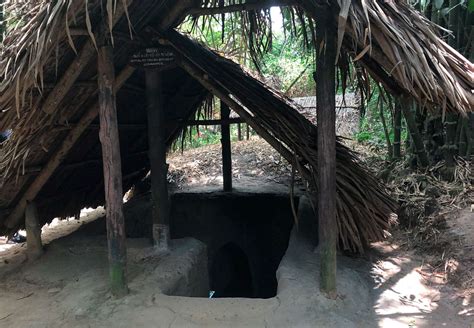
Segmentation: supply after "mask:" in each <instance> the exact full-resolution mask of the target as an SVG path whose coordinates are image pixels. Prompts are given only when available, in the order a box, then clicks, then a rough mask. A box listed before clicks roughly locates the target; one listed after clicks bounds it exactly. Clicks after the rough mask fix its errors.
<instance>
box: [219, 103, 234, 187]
mask: <svg viewBox="0 0 474 328" xmlns="http://www.w3.org/2000/svg"><path fill="white" fill-rule="evenodd" d="M229 117H230V109H229V106H227V104H226V103H224V102H223V101H222V100H221V120H222V121H223V122H225V121H227V122H226V123H222V125H221V134H222V136H221V143H222V176H223V179H224V191H232V152H231V141H230V125H229Z"/></svg>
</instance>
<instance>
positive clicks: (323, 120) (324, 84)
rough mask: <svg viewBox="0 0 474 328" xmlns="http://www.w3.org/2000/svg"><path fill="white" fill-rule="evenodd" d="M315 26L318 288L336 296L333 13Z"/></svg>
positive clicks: (327, 12) (328, 10) (327, 13)
mask: <svg viewBox="0 0 474 328" xmlns="http://www.w3.org/2000/svg"><path fill="white" fill-rule="evenodd" d="M318 16H319V17H318V18H319V19H318V21H317V22H318V24H316V29H317V32H316V35H317V45H318V46H317V52H316V60H317V62H316V99H317V104H316V111H317V113H316V117H317V124H318V134H317V136H318V166H319V168H318V188H319V189H318V218H319V243H320V246H319V251H320V257H321V263H320V266H321V268H320V289H321V291H323V292H325V293H326V294H327V295H328V297H330V298H334V297H335V296H336V248H337V223H336V212H337V209H336V74H335V72H336V70H335V62H336V35H337V31H336V29H335V25H334V19H335V17H336V16H335V13H334V11H333V10H332V9H331V8H330V7H329V6H328V7H325V9H322V10H321V12H320V15H318Z"/></svg>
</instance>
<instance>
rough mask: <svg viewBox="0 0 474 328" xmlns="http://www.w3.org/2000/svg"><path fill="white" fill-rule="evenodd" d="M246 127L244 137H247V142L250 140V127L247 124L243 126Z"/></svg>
mask: <svg viewBox="0 0 474 328" xmlns="http://www.w3.org/2000/svg"><path fill="white" fill-rule="evenodd" d="M245 126H246V127H247V133H246V137H247V140H249V139H250V127H249V125H248V124H246V125H245Z"/></svg>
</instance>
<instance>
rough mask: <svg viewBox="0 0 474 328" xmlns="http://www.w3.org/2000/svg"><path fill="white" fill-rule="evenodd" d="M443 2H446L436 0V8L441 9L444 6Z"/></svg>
mask: <svg viewBox="0 0 474 328" xmlns="http://www.w3.org/2000/svg"><path fill="white" fill-rule="evenodd" d="M469 1H472V0H469ZM443 3H444V0H435V2H434V4H435V7H436V9H441V7H443Z"/></svg>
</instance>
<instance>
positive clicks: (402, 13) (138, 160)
mask: <svg viewBox="0 0 474 328" xmlns="http://www.w3.org/2000/svg"><path fill="white" fill-rule="evenodd" d="M211 2H212V1H210V2H209V1H206V4H209V3H211ZM124 3H127V4H129V6H128V10H124V7H123V6H122V5H123V4H124ZM287 3H288V1H287ZM295 3H299V2H298V1H295ZM312 3H313V2H312V1H302V2H301V3H299V5H300V6H301V8H304V9H305V10H306V11H307V12H308V13H309V14H311V13H312V12H313V10H314V8H313V7H311V4H312ZM86 4H87V5H86ZM104 4H106V5H105V6H103V7H101V2H100V1H84V0H57V1H49V0H44V1H34V2H30V1H27V2H25V1H20V0H11V1H8V2H7V8H9V7H8V6H10V7H11V8H15V10H17V11H18V12H21V15H19V16H18V17H21V18H22V19H21V21H20V22H19V24H18V25H17V26H16V27H15V28H13V29H11V30H10V31H9V32H8V33H7V36H6V38H5V40H4V43H3V44H2V46H1V49H0V51H1V60H0V72H1V74H2V80H1V81H0V111H1V113H0V131H4V130H7V129H12V131H13V134H12V137H11V138H10V139H9V140H8V141H7V142H6V143H4V144H3V145H2V147H1V149H0V152H2V156H1V157H0V179H1V181H0V184H1V185H2V188H1V191H0V232H5V231H11V230H12V229H15V228H16V227H17V226H18V224H16V223H15V222H13V223H14V224H13V223H12V222H10V221H9V218H11V215H12V211H14V209H15V208H16V207H18V206H19V204H20V205H21V202H23V201H25V200H28V193H29V191H30V190H31V188H33V187H32V186H34V185H35V183H36V181H37V177H38V176H40V175H41V174H42V172H43V171H44V169H45V167H48V166H51V165H52V166H55V165H56V166H58V167H57V168H56V169H55V170H54V174H53V175H52V176H51V177H48V179H47V182H46V184H44V186H43V185H41V186H40V187H39V193H38V195H37V196H36V195H35V198H36V200H37V201H38V203H39V205H40V212H41V215H42V217H43V219H44V220H49V219H51V218H52V217H54V216H63V215H72V214H74V213H75V212H77V211H78V210H79V209H80V208H81V207H84V206H93V205H97V204H101V203H103V182H102V168H101V151H100V144H99V140H98V131H97V126H98V124H97V121H95V117H96V116H97V107H96V106H97V88H96V86H95V84H94V81H95V80H96V75H97V73H96V55H95V47H96V45H97V43H100V41H101V36H103V35H106V34H108V33H109V31H104V30H101V29H100V28H97V26H99V25H101V24H99V22H101V21H104V22H106V23H107V24H108V26H109V30H110V28H111V26H114V29H113V31H114V32H113V36H114V38H113V39H114V56H115V58H114V60H115V69H116V72H117V76H118V81H117V82H116V84H117V87H120V86H122V88H120V91H118V94H117V100H118V106H117V107H118V112H119V123H120V125H121V126H120V129H121V130H120V135H121V154H122V161H123V175H124V186H125V188H126V187H127V186H130V185H131V184H133V182H135V181H137V180H138V179H140V178H141V177H142V176H143V174H145V172H146V171H147V170H148V163H147V156H146V151H147V136H146V115H145V113H144V108H145V107H146V104H145V103H144V100H145V96H144V85H143V81H144V77H143V72H140V71H135V70H133V69H131V68H130V67H129V66H128V61H129V58H130V57H131V55H132V54H133V53H134V52H135V51H136V50H137V49H138V48H140V47H141V46H143V44H145V43H146V40H149V39H150V38H151V37H152V36H153V33H152V32H150V31H155V30H156V31H163V30H166V29H168V28H170V27H173V26H176V25H177V24H178V23H179V22H180V21H181V20H182V19H183V18H184V16H185V14H186V13H187V12H188V10H189V9H190V8H191V9H192V8H196V7H198V6H199V3H198V1H192V0H188V1H174V0H147V1H133V2H132V1H131V0H128V1H126V0H123V1H112V0H108V1H104ZM114 4H117V8H116V9H115V10H111V9H110V8H112V7H113V5H114ZM362 4H365V5H364V6H363V5H362ZM111 6H112V7H111ZM7 10H8V9H7ZM369 21H370V24H368V22H369ZM130 26H132V34H133V35H134V37H133V39H132V40H131V39H130ZM369 26H370V28H369ZM392 27H396V29H394V28H392ZM171 37H173V35H171ZM174 38H177V39H179V40H181V41H182V42H183V43H182V44H181V47H182V49H181V51H183V52H186V51H191V55H190V56H191V57H193V55H192V51H194V52H197V53H201V54H203V55H204V54H205V56H206V57H205V58H208V59H209V60H210V61H212V62H202V63H200V64H201V66H197V67H198V68H200V69H202V68H205V71H207V70H209V71H214V70H216V69H222V70H223V71H226V72H228V76H229V77H230V78H231V80H233V81H245V82H242V83H243V85H241V84H242V83H240V85H239V86H238V87H235V86H232V85H228V82H226V81H222V83H221V86H224V88H225V89H226V90H227V91H228V92H229V93H231V94H233V95H234V96H236V97H238V98H239V101H240V103H241V104H243V105H244V106H245V107H246V108H247V109H248V110H250V111H254V112H257V111H258V110H259V109H258V108H256V107H255V104H258V103H259V102H260V101H261V100H260V98H259V97H262V95H263V97H264V98H265V99H267V100H268V103H270V104H273V105H274V106H275V108H279V109H280V110H279V111H276V114H275V113H274V114H271V113H270V112H268V111H264V112H258V113H259V115H261V117H260V120H259V121H258V124H259V125H260V126H262V127H263V128H264V129H265V130H266V131H268V132H269V133H271V134H272V135H273V136H275V137H276V138H277V139H279V140H280V141H281V142H282V143H284V144H285V145H286V146H287V147H288V148H289V150H290V151H291V152H293V153H294V154H295V155H296V156H297V157H298V158H299V163H298V165H303V166H305V167H306V170H308V171H309V172H310V173H311V172H313V173H311V174H314V170H316V169H317V163H315V158H316V153H315V152H316V151H317V149H316V146H315V145H316V144H315V136H316V134H315V127H314V126H313V125H312V124H308V121H307V120H305V119H304V118H303V117H301V115H298V114H297V112H296V111H294V106H295V105H294V104H292V103H291V102H289V101H288V100H287V99H286V98H284V97H282V96H281V95H279V94H277V93H275V92H274V91H271V90H269V89H268V88H266V87H265V86H264V85H263V84H262V83H260V82H259V81H257V80H255V79H254V78H252V77H251V76H249V75H247V74H246V73H245V72H243V71H242V70H240V68H239V67H238V66H235V65H234V64H230V63H229V62H228V61H226V60H223V59H222V58H219V57H218V55H216V54H214V53H212V52H209V51H207V50H206V49H204V48H202V47H201V48H199V46H196V45H191V44H189V42H188V41H186V38H180V37H179V36H174ZM183 40H184V41H183ZM368 45H371V47H370V48H367V46H368ZM388 46H389V47H390V48H391V50H388V49H387V47H388ZM343 48H344V49H345V50H346V51H348V52H350V51H355V52H356V53H357V54H360V53H361V52H362V53H363V54H364V55H360V56H358V57H360V58H357V59H358V61H360V62H361V63H362V64H363V65H364V66H365V67H367V68H368V69H369V71H370V73H372V74H373V76H375V77H376V78H377V79H379V80H381V81H382V82H383V83H385V84H386V85H387V87H389V88H390V89H391V90H392V91H393V92H408V93H411V94H412V95H413V96H414V97H415V98H416V99H418V100H419V101H420V102H422V103H427V104H446V108H447V109H449V110H452V111H457V112H461V113H463V112H467V111H471V110H472V109H473V106H472V104H473V100H472V89H473V76H474V73H473V71H474V70H473V65H472V64H471V63H469V62H468V61H467V60H465V59H464V58H463V57H462V56H461V55H459V54H458V53H456V52H455V51H454V50H452V49H451V48H449V47H448V46H447V45H446V44H445V43H444V42H442V41H441V40H440V39H439V38H437V37H436V36H435V34H434V32H433V31H432V29H431V27H430V26H429V23H428V22H427V21H426V20H425V19H423V18H422V17H421V16H420V15H418V14H417V13H416V12H414V11H413V10H411V9H409V8H408V7H407V6H406V5H403V4H398V3H397V4H395V3H393V2H383V3H382V2H379V1H375V0H372V1H364V2H359V1H354V2H353V4H352V6H351V7H350V10H349V20H348V22H347V25H346V37H345V40H344V42H343ZM193 49H194V50H193ZM392 57H393V58H392ZM195 59H196V58H195ZM392 59H393V60H392ZM188 60H189V58H188ZM196 60H197V59H196ZM214 61H215V62H214ZM420 61H421V62H420ZM190 63H191V64H192V65H196V62H193V61H190ZM213 65H214V66H213ZM215 65H217V66H215ZM219 65H221V66H219ZM420 67H423V69H420ZM166 76H167V79H169V80H167V84H166V89H165V91H164V92H165V97H166V100H165V104H166V107H167V109H166V110H167V113H168V120H169V122H170V125H169V128H168V135H169V139H168V141H169V143H170V142H171V141H172V140H173V139H174V138H175V137H176V135H177V134H178V133H179V131H180V130H181V129H182V128H183V126H184V123H185V121H186V120H187V119H188V118H189V117H190V116H191V115H192V114H193V113H194V112H195V111H196V109H197V108H198V107H199V104H200V103H201V102H202V100H203V98H205V97H206V95H207V93H208V92H207V90H205V89H204V88H203V87H202V86H201V85H200V84H199V83H198V82H196V81H195V80H194V79H193V78H191V76H189V75H188V74H187V73H186V72H185V71H183V70H182V69H180V68H175V69H173V70H171V71H167V73H166ZM220 78H221V77H219V76H216V80H219V79H220ZM262 108H263V107H262ZM269 115H270V116H269ZM271 115H277V116H276V117H275V116H271ZM282 120H283V121H282ZM81 122H82V123H83V122H86V123H87V126H88V128H87V129H85V130H84V131H82V130H80V129H79V128H78V126H79V123H81ZM278 122H280V123H282V122H283V123H284V124H289V126H288V127H287V129H283V128H282V126H283V125H282V124H280V125H279V123H278ZM303 131H306V132H308V133H307V134H305V135H302V134H301V133H302V132H303ZM73 132H74V133H76V132H77V133H78V135H76V137H77V138H78V140H75V141H74V142H73V144H74V147H73V148H72V149H70V150H69V151H68V152H66V153H61V154H59V155H58V151H62V150H61V145H63V144H64V142H67V141H68V140H71V139H72V137H73V136H72V134H73ZM288 132H290V133H288ZM313 137H314V138H313ZM309 180H311V179H309ZM313 187H315V186H313ZM338 188H339V191H340V193H339V197H340V200H339V201H338V211H339V217H340V218H341V217H346V216H348V217H349V218H352V219H353V220H352V221H351V220H349V221H340V223H341V222H342V223H344V224H348V226H340V231H342V232H343V233H345V234H346V237H347V236H350V238H352V240H350V241H349V242H348V243H349V245H347V246H348V247H350V246H352V247H354V248H359V247H360V244H361V243H363V242H366V241H367V239H370V236H378V237H380V231H381V230H380V229H379V228H380V227H385V226H386V224H387V221H388V217H387V216H388V214H389V212H390V211H391V210H392V208H393V207H392V204H391V201H390V200H389V199H388V198H387V197H386V194H385V193H384V192H383V188H382V186H380V185H379V184H378V182H377V181H376V180H375V179H374V178H372V177H371V176H370V174H369V173H368V172H366V171H365V170H364V169H363V168H362V167H361V166H360V165H359V164H357V160H356V158H355V157H354V155H353V154H352V153H351V152H350V151H349V150H348V149H347V148H345V147H344V146H342V145H341V144H339V145H338ZM357 204H359V205H357ZM367 218H369V219H367ZM364 220H365V221H364ZM371 220H372V221H371ZM373 222H378V223H377V224H376V225H375V226H374V225H371V223H373ZM358 225H359V227H364V228H361V229H365V231H362V233H360V231H359V232H358V231H357V230H358V229H359V228H357V227H358ZM377 229H379V230H377ZM374 230H377V231H375V232H374ZM367 231H368V232H367ZM364 234H366V235H364ZM367 236H369V237H367ZM346 241H347V238H346ZM351 243H352V245H351Z"/></svg>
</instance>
